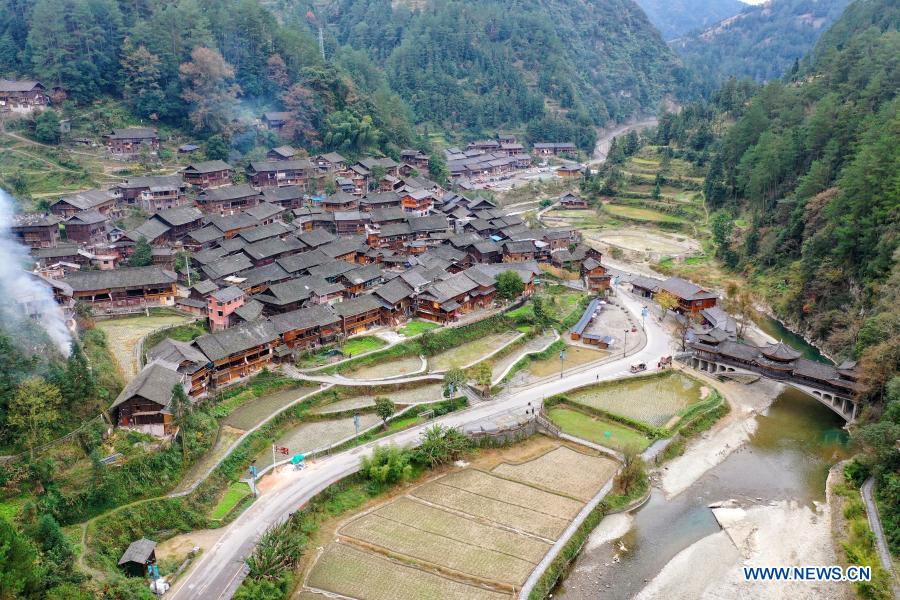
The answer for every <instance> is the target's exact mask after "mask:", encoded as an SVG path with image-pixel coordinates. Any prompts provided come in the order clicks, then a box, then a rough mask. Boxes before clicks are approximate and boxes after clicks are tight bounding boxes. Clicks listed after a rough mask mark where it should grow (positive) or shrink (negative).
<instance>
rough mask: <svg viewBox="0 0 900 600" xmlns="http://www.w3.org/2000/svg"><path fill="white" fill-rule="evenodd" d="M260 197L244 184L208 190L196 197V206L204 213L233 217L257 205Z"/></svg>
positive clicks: (254, 190)
mask: <svg viewBox="0 0 900 600" xmlns="http://www.w3.org/2000/svg"><path fill="white" fill-rule="evenodd" d="M261 197H262V195H261V194H260V193H259V192H258V191H257V190H256V189H254V188H253V187H251V186H250V185H248V184H246V183H239V184H238V185H229V186H225V187H217V188H208V189H206V190H204V191H203V192H202V193H201V194H200V195H199V196H198V197H197V206H199V207H200V210H202V211H203V212H205V213H212V214H215V215H223V216H224V215H233V214H236V213H239V212H241V211H243V210H245V209H248V208H250V207H253V206H256V205H257V204H259V201H260V198H261Z"/></svg>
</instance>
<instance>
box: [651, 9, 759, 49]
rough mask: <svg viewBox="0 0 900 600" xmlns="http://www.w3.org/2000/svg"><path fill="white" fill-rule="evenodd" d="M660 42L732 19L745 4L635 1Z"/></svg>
mask: <svg viewBox="0 0 900 600" xmlns="http://www.w3.org/2000/svg"><path fill="white" fill-rule="evenodd" d="M636 1H637V3H638V5H639V6H640V7H641V8H643V9H644V12H645V13H647V18H648V19H650V22H651V23H653V24H654V25H655V26H656V28H657V29H659V32H660V33H661V34H662V36H663V39H665V40H671V39H674V38H677V37H678V36H682V35H685V34H686V33H690V32H692V31H695V30H697V29H705V28H707V27H709V26H710V25H713V24H714V23H718V22H719V21H721V20H722V19H726V18H728V17H732V16H734V15H736V14H738V13H739V12H741V10H742V9H743V8H744V7H746V6H747V5H746V4H744V3H743V2H741V1H740V0H636Z"/></svg>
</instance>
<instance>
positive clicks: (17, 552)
mask: <svg viewBox="0 0 900 600" xmlns="http://www.w3.org/2000/svg"><path fill="white" fill-rule="evenodd" d="M40 579H41V572H40V569H39V567H38V564H37V551H36V549H35V548H34V545H33V544H32V543H31V542H30V541H29V540H28V539H27V538H26V537H25V536H23V535H22V534H20V533H19V532H18V531H16V529H15V528H14V527H13V526H12V525H11V524H10V523H9V521H7V520H6V519H4V518H2V517H0V598H2V599H3V600H6V599H10V600H12V599H13V598H21V597H23V596H26V595H30V592H33V591H34V590H35V589H36V588H38V587H39V585H40Z"/></svg>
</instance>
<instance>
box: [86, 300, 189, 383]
mask: <svg viewBox="0 0 900 600" xmlns="http://www.w3.org/2000/svg"><path fill="white" fill-rule="evenodd" d="M190 320H191V319H190V318H188V317H185V316H184V315H180V314H178V313H174V312H172V313H169V312H159V314H152V315H150V316H149V317H147V316H137V317H121V318H117V319H106V320H104V321H97V327H98V328H99V329H102V330H103V331H104V332H106V339H107V341H108V342H109V348H110V350H112V354H113V356H114V357H115V359H116V362H117V363H119V368H120V369H121V370H122V374H123V375H124V376H125V378H126V379H128V380H130V379H131V378H132V377H134V376H135V375H137V372H138V371H139V370H140V369H139V367H138V363H137V355H136V354H135V349H136V347H137V345H138V343H139V342H140V341H141V338H143V337H144V336H145V335H147V334H148V333H150V332H151V331H154V330H156V329H159V328H160V327H167V326H169V325H180V324H182V323H187V322H189V321H190Z"/></svg>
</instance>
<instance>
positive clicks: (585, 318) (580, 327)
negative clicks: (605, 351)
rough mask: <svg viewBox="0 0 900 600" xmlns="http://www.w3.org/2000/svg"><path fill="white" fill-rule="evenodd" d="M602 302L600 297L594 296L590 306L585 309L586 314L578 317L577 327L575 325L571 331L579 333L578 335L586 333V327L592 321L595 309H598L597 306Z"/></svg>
mask: <svg viewBox="0 0 900 600" xmlns="http://www.w3.org/2000/svg"><path fill="white" fill-rule="evenodd" d="M600 302H601V300H600V298H594V299H593V300H591V303H590V304H588V307H587V308H586V309H585V311H584V314H583V315H581V318H580V319H578V322H577V323H576V324H575V327H573V328H572V329H570V330H569V331H571V332H572V333H577V334H578V335H581V334H582V333H584V330H585V328H586V327H587V326H588V324H589V323H590V322H591V317H593V316H594V311H596V310H597V307H598V306H600Z"/></svg>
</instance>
